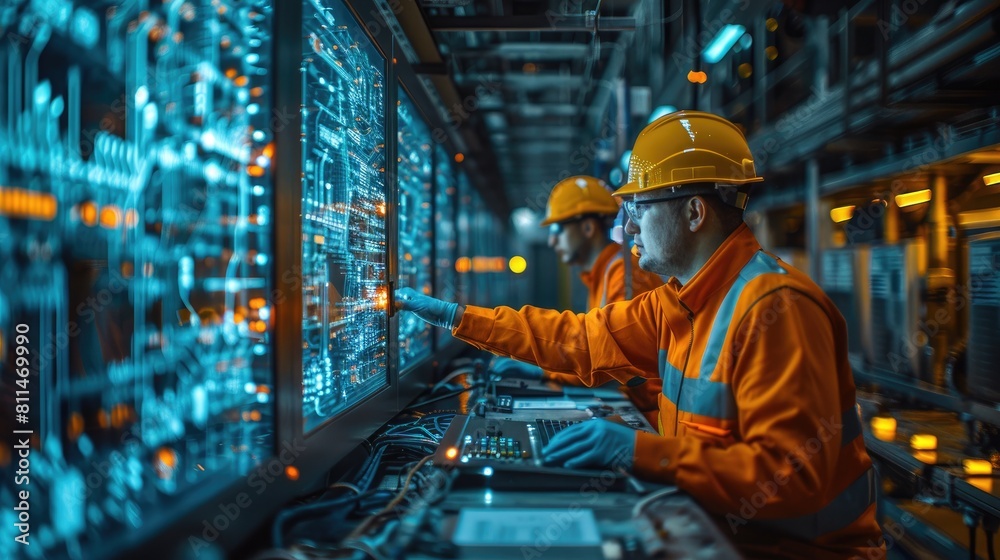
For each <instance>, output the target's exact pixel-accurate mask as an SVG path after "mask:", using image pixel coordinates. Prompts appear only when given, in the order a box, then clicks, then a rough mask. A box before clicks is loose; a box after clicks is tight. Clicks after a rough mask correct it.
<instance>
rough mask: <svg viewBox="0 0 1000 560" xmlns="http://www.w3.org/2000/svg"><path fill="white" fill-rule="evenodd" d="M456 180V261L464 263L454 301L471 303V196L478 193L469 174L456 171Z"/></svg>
mask: <svg viewBox="0 0 1000 560" xmlns="http://www.w3.org/2000/svg"><path fill="white" fill-rule="evenodd" d="M457 182H458V196H457V197H456V198H457V199H458V212H457V216H456V218H455V231H456V236H457V237H458V259H456V262H459V261H461V262H463V263H464V264H463V265H462V266H460V267H458V268H459V271H458V272H459V274H458V276H457V277H456V281H455V301H457V302H459V303H473V302H474V301H475V300H474V299H473V297H472V288H473V283H472V278H473V276H472V275H473V272H472V259H473V257H475V255H474V254H473V253H472V220H473V219H474V217H475V208H474V206H473V196H475V197H478V196H479V194H478V193H476V192H474V191H473V190H472V183H470V182H469V176H468V175H466V174H465V172H464V171H459V172H458V173H457Z"/></svg>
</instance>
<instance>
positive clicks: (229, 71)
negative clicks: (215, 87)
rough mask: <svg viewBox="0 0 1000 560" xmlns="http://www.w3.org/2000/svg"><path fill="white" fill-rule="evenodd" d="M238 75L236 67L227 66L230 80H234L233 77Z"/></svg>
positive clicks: (227, 75) (227, 74)
mask: <svg viewBox="0 0 1000 560" xmlns="http://www.w3.org/2000/svg"><path fill="white" fill-rule="evenodd" d="M237 75H238V74H237V72H236V69H235V68H227V69H226V77H227V78H229V79H230V80H232V79H233V78H235V77H236V76H237Z"/></svg>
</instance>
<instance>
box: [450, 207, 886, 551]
mask: <svg viewBox="0 0 1000 560" xmlns="http://www.w3.org/2000/svg"><path fill="white" fill-rule="evenodd" d="M454 334H455V336H456V337H458V338H460V339H462V340H465V341H467V342H469V343H471V344H473V345H474V346H477V347H479V348H483V349H486V350H489V351H492V352H494V353H498V354H503V355H509V356H512V357H513V358H515V359H518V360H522V361H526V362H531V363H537V364H538V365H539V366H541V367H542V368H544V369H546V370H552V371H564V372H567V373H574V374H576V375H579V376H580V377H581V378H583V379H584V380H585V381H586V382H587V384H588V385H593V384H597V383H602V382H604V381H606V380H608V379H618V380H621V381H625V380H627V379H629V378H631V377H632V376H634V375H649V374H646V373H643V372H657V371H658V372H659V376H660V377H661V378H662V380H663V391H662V393H661V394H660V395H659V406H660V415H659V424H660V426H659V428H660V434H661V435H655V434H649V433H645V432H636V441H635V456H634V465H633V471H634V473H635V474H636V475H637V476H639V477H640V478H645V479H648V480H655V481H658V482H663V483H674V484H676V485H677V486H678V487H679V488H680V489H682V490H684V491H686V492H688V493H689V494H691V495H692V496H693V497H695V498H696V499H697V500H698V501H699V502H700V503H701V504H702V505H703V506H704V507H705V508H706V509H708V510H709V511H711V512H713V513H715V514H717V515H719V516H721V517H722V520H723V526H724V527H725V526H727V525H728V527H729V528H730V530H731V531H732V536H733V538H734V540H735V541H736V542H737V543H738V544H740V546H741V547H742V548H743V550H744V551H745V552H747V553H764V554H768V555H771V557H775V558H778V557H799V558H801V557H806V556H807V555H808V556H809V557H811V558H847V557H851V556H853V555H860V556H861V557H862V558H866V559H867V558H882V557H883V556H884V547H883V545H882V541H881V531H880V529H879V527H878V524H877V522H876V519H875V477H874V473H873V470H872V464H871V460H870V459H869V457H868V454H867V452H866V450H865V445H864V439H863V438H862V436H861V423H860V418H859V415H858V413H857V409H856V405H855V389H854V380H853V377H852V374H851V368H850V365H849V364H848V359H847V329H846V325H845V322H844V319H843V317H842V316H841V315H840V313H839V312H838V311H837V309H836V308H835V307H834V305H833V303H832V302H831V301H830V300H829V298H827V297H826V295H825V294H824V293H823V291H822V290H821V289H820V288H819V287H818V286H816V284H815V283H813V282H812V280H810V279H809V278H808V276H806V275H805V274H804V273H802V272H800V271H798V270H796V269H794V268H791V267H790V266H788V265H786V264H785V263H783V262H781V261H779V260H777V259H776V258H775V257H773V256H771V255H769V254H767V253H765V252H763V251H761V248H760V245H759V244H758V243H757V240H756V238H755V237H754V235H753V233H751V232H750V230H749V228H747V227H746V226H745V225H744V226H740V228H739V229H738V230H737V231H735V232H734V233H733V234H732V235H730V236H729V238H728V239H727V240H726V241H725V243H724V244H723V245H722V246H721V247H720V248H719V249H718V250H717V251H716V252H715V254H713V255H712V257H711V258H710V259H709V260H708V262H707V263H706V264H705V266H704V267H702V269H701V270H700V271H699V272H698V273H697V274H696V275H695V276H694V277H693V278H692V279H691V280H690V282H688V283H687V284H686V285H684V286H681V285H680V284H679V283H678V282H677V280H676V279H673V278H672V279H671V280H670V282H668V283H667V284H666V285H664V286H661V287H660V288H657V289H656V290H653V291H650V292H646V293H645V294H642V295H640V296H638V297H636V298H634V299H632V300H630V301H627V302H621V303H615V304H611V305H608V306H607V307H604V308H601V309H595V310H592V311H590V312H588V313H586V314H574V313H571V312H558V311H552V310H545V309H538V308H534V307H523V308H521V309H520V310H519V311H518V310H514V309H511V308H506V307H500V308H497V309H484V308H478V307H473V306H468V307H466V309H465V313H464V315H463V317H462V320H461V322H460V323H459V325H458V326H457V327H456V328H455V330H454Z"/></svg>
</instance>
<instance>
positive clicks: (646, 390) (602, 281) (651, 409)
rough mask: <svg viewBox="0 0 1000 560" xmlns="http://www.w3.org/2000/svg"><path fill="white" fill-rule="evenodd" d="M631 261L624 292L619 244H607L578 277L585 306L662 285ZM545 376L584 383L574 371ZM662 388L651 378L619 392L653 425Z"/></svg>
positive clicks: (562, 381)
mask: <svg viewBox="0 0 1000 560" xmlns="http://www.w3.org/2000/svg"><path fill="white" fill-rule="evenodd" d="M628 257H629V259H630V260H631V262H630V263H629V265H630V266H631V271H630V274H631V276H632V291H631V293H630V294H626V293H625V260H624V257H623V256H622V246H621V245H619V244H617V243H610V244H608V245H607V246H606V247H604V249H602V250H601V252H600V254H598V255H597V259H596V260H595V261H594V266H592V267H591V268H590V270H588V271H586V272H582V273H580V280H581V281H583V285H584V286H586V287H587V309H588V310H589V309H596V308H598V307H604V306H605V305H607V304H609V303H615V302H618V301H625V300H626V297H625V296H626V295H628V296H630V298H632V297H635V296H637V295H639V294H641V293H643V292H648V291H649V290H652V289H654V288H657V287H659V286H662V285H663V279H662V278H660V276H659V275H657V274H653V273H652V272H646V271H645V270H642V269H641V268H639V258H638V257H636V256H635V255H633V254H632V253H628ZM545 377H546V378H547V379H552V380H554V381H557V382H559V383H562V384H563V385H575V386H579V385H583V384H584V382H583V380H582V379H581V378H580V377H578V376H577V375H575V374H566V373H557V372H551V371H546V372H545ZM661 388H662V383H661V382H660V380H659V379H652V380H649V381H647V382H646V383H643V384H641V385H637V386H635V387H627V386H625V385H622V387H621V391H622V393H624V394H625V395H626V396H627V397H628V398H629V399H630V400H631V401H632V402H633V403H634V404H635V405H636V408H637V409H638V410H640V411H642V412H643V413H644V414H645V415H646V419H647V420H649V421H650V423H651V424H652V425H654V426H655V425H656V414H657V412H656V411H657V408H658V404H657V399H658V395H659V394H660V390H661Z"/></svg>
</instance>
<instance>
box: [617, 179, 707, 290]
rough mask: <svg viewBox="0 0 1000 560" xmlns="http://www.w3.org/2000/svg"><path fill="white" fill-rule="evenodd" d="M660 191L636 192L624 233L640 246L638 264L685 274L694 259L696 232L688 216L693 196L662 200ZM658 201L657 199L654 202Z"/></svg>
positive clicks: (670, 273) (665, 273)
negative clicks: (687, 212) (689, 203)
mask: <svg viewBox="0 0 1000 560" xmlns="http://www.w3.org/2000/svg"><path fill="white" fill-rule="evenodd" d="M663 198H664V197H663V196H662V195H660V196H658V195H657V193H656V192H655V191H654V192H651V193H640V194H637V195H635V198H634V199H633V201H634V202H635V204H634V205H632V204H627V205H626V209H627V210H629V211H628V218H629V219H628V221H627V222H626V223H625V233H626V234H629V235H632V236H633V240H634V241H635V246H636V247H637V248H638V249H639V267H640V268H642V269H643V270H646V271H649V272H653V273H655V274H659V275H661V276H679V275H682V274H684V273H686V272H687V271H688V269H689V267H690V265H691V261H692V259H693V252H694V245H693V234H692V232H691V230H690V229H689V228H688V225H687V220H686V219H685V217H684V216H685V214H686V208H687V201H688V200H689V199H690V197H686V196H685V197H680V198H671V199H670V200H662V199H663ZM654 201H655V202H654Z"/></svg>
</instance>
